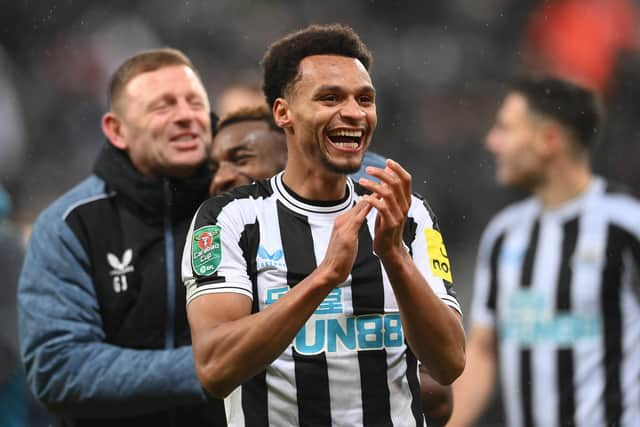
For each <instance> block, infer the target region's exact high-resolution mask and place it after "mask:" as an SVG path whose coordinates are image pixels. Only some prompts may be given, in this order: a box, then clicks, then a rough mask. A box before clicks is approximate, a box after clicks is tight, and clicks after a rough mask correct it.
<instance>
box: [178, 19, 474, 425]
mask: <svg viewBox="0 0 640 427" xmlns="http://www.w3.org/2000/svg"><path fill="white" fill-rule="evenodd" d="M370 63H371V56H370V53H369V52H368V50H367V48H366V47H365V46H364V44H363V43H362V41H361V40H360V38H359V37H358V36H357V35H356V34H355V33H354V32H353V30H351V29H350V28H348V27H344V26H341V25H328V26H310V27H308V28H306V29H304V30H302V31H299V32H296V33H292V34H290V35H288V36H286V37H284V38H282V39H280V40H278V41H276V42H275V43H273V44H272V45H271V47H270V48H269V50H268V51H267V53H266V55H265V57H264V59H263V68H264V89H265V94H266V97H267V101H268V103H269V104H270V105H271V107H272V113H273V117H274V120H275V122H276V124H277V125H278V126H279V127H281V128H283V129H284V132H285V137H286V142H287V150H288V161H287V165H286V168H285V170H284V172H281V173H279V174H277V175H275V176H274V177H272V178H270V179H269V180H263V181H259V182H257V183H255V184H253V185H249V186H244V187H240V188H237V189H234V190H231V191H230V192H228V193H225V194H223V195H221V196H218V197H214V198H212V199H209V200H208V201H207V202H205V203H204V204H203V205H202V206H201V207H200V209H199V210H198V213H197V214H196V216H195V218H194V220H193V226H192V229H191V232H190V234H189V237H188V238H187V243H186V245H185V249H184V255H183V264H182V268H183V280H184V282H185V285H186V287H187V301H188V308H187V311H188V317H189V323H190V326H191V331H192V336H193V346H194V359H195V363H196V372H197V374H198V377H199V378H200V380H201V382H202V384H203V385H204V387H205V389H206V390H207V391H208V392H209V393H210V394H211V395H213V396H216V397H227V398H228V400H227V402H226V407H227V409H228V412H227V417H228V422H229V424H230V425H234V426H236V425H251V426H269V425H274V426H295V425H302V426H306V425H313V426H373V425H375V426H379V425H386V426H389V425H393V426H422V425H424V417H423V414H422V407H421V401H420V386H419V379H418V377H419V373H418V361H420V362H422V364H423V365H424V366H425V368H426V369H427V370H428V372H429V374H431V376H432V377H433V378H435V379H436V380H437V381H438V382H440V383H445V384H448V383H451V382H452V381H453V380H454V379H455V378H456V377H457V376H458V375H459V374H460V372H461V371H462V369H463V366H464V360H465V356H464V332H463V329H462V325H461V321H460V307H459V304H458V302H457V300H456V299H455V296H454V295H453V292H452V290H451V280H452V278H451V270H450V263H449V260H448V258H447V256H446V249H445V247H444V243H443V241H442V236H441V235H440V233H439V231H438V229H437V225H436V222H435V218H434V217H433V216H432V215H431V213H430V210H429V209H428V208H427V206H426V205H425V204H424V202H423V201H422V200H421V199H419V198H418V197H416V196H413V195H412V193H411V177H410V175H409V174H408V173H407V172H406V171H405V170H404V169H403V168H402V167H401V166H400V165H399V164H398V163H396V162H394V161H392V160H387V162H386V164H385V167H384V169H380V168H373V167H372V168H368V169H367V172H368V173H369V174H370V175H372V176H374V177H376V178H378V179H379V180H380V183H375V182H373V181H371V180H368V179H365V178H362V179H360V181H359V184H356V183H354V182H353V181H352V180H350V179H348V174H351V173H354V172H356V171H358V169H359V168H360V165H361V163H362V160H363V156H364V153H365V150H366V149H367V147H368V146H369V144H370V142H371V138H372V136H373V132H374V130H375V127H376V123H377V115H376V103H375V89H374V86H373V84H372V82H371V78H370V76H369V72H368V67H369V65H370ZM205 236H213V240H212V241H211V243H208V244H207V245H203V244H201V243H202V238H203V237H205Z"/></svg>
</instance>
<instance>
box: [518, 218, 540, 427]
mask: <svg viewBox="0 0 640 427" xmlns="http://www.w3.org/2000/svg"><path fill="white" fill-rule="evenodd" d="M539 237H540V220H539V219H536V221H535V223H534V224H533V227H532V228H531V235H530V236H529V245H528V246H527V251H526V253H525V255H524V260H523V262H522V275H521V276H520V278H521V279H520V283H521V286H522V287H523V288H530V287H531V280H532V278H533V263H534V259H535V255H536V251H537V249H538V239H539ZM531 379H532V375H531V349H530V348H522V349H521V350H520V396H521V399H522V400H521V405H522V421H523V425H524V426H525V427H533V406H532V405H533V402H532V392H531Z"/></svg>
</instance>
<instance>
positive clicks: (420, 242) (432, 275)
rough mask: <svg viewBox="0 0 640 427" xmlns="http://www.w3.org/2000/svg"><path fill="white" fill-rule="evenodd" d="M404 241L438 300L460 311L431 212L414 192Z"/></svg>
mask: <svg viewBox="0 0 640 427" xmlns="http://www.w3.org/2000/svg"><path fill="white" fill-rule="evenodd" d="M405 244H407V246H409V249H410V252H411V255H412V256H413V260H414V262H415V264H416V266H417V267H418V270H420V272H421V273H422V275H423V276H424V277H425V278H426V279H427V282H428V283H429V285H430V286H431V289H432V290H433V292H435V294H436V295H438V297H440V299H442V301H443V302H444V303H445V304H447V305H448V306H450V307H451V308H453V309H454V310H456V311H458V312H459V313H460V314H462V309H461V307H460V304H459V302H458V300H457V298H456V293H455V291H454V289H453V274H452V271H451V261H450V260H449V254H448V253H447V248H446V246H445V243H444V238H443V237H442V234H441V232H440V230H439V227H438V224H437V220H436V218H435V215H434V214H433V212H432V211H431V209H430V208H429V206H428V205H427V204H426V202H425V201H424V200H423V199H421V198H419V197H416V196H414V197H413V199H412V203H411V208H410V210H409V218H408V221H407V225H406V226H405Z"/></svg>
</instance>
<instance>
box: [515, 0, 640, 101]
mask: <svg viewBox="0 0 640 427" xmlns="http://www.w3.org/2000/svg"><path fill="white" fill-rule="evenodd" d="M638 18H639V16H638V11H637V9H636V7H635V5H634V4H633V2H632V1H630V0H555V1H541V2H540V3H539V5H538V6H537V8H536V9H535V11H534V12H533V14H532V15H531V21H530V23H529V27H528V30H527V35H526V37H527V38H526V52H525V53H527V54H529V55H530V56H531V58H529V59H530V61H532V65H533V66H534V67H538V68H541V70H542V72H546V73H550V74H554V75H557V76H561V77H564V78H566V79H569V80H572V81H574V82H576V83H579V84H582V85H584V86H587V87H590V88H592V89H594V90H597V91H599V92H607V91H608V90H609V89H611V86H612V85H614V84H615V81H614V80H613V79H614V77H615V76H616V74H615V69H616V67H617V66H618V60H619V58H620V53H621V52H622V51H623V50H625V49H638V47H639V42H640V39H639V37H640V33H639V32H638V25H639V24H640V21H639V19H638Z"/></svg>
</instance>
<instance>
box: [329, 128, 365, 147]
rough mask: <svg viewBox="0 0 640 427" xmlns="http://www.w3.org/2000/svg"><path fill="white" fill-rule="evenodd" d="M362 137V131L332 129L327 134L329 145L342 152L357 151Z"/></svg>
mask: <svg viewBox="0 0 640 427" xmlns="http://www.w3.org/2000/svg"><path fill="white" fill-rule="evenodd" d="M363 135H364V131H363V130H362V129H334V130H332V131H329V132H327V138H328V139H329V141H331V145H333V146H334V147H336V148H337V149H338V150H342V151H358V149H359V148H360V146H361V145H362V138H363Z"/></svg>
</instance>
